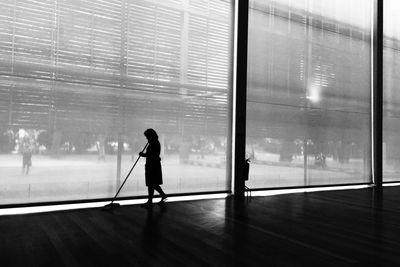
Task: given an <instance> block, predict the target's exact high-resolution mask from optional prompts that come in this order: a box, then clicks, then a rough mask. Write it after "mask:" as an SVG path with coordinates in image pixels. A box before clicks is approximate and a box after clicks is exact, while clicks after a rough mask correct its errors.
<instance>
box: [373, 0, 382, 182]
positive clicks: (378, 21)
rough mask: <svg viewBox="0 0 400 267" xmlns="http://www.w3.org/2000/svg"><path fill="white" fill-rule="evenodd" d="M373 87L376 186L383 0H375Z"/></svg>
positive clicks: (379, 154)
mask: <svg viewBox="0 0 400 267" xmlns="http://www.w3.org/2000/svg"><path fill="white" fill-rule="evenodd" d="M373 34H374V38H373V51H372V53H373V70H372V75H373V88H372V97H373V99H372V146H373V153H372V166H373V171H372V178H373V183H374V185H375V187H376V188H381V187H382V181H383V179H382V175H383V170H382V161H383V153H382V144H383V0H375V1H374V28H373Z"/></svg>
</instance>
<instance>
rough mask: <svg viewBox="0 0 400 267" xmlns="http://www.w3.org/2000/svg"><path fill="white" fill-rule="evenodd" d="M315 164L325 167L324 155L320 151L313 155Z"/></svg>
mask: <svg viewBox="0 0 400 267" xmlns="http://www.w3.org/2000/svg"><path fill="white" fill-rule="evenodd" d="M315 166H317V167H319V168H322V169H325V168H326V157H325V155H324V154H322V153H318V154H317V155H316V156H315Z"/></svg>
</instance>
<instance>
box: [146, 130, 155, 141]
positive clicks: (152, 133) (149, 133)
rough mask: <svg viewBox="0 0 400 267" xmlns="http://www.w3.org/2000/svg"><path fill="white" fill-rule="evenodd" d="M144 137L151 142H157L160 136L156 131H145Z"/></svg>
mask: <svg viewBox="0 0 400 267" xmlns="http://www.w3.org/2000/svg"><path fill="white" fill-rule="evenodd" d="M144 135H145V136H146V137H148V138H149V139H151V140H157V139H158V135H157V133H156V131H154V130H153V129H151V128H150V129H147V130H146V131H144Z"/></svg>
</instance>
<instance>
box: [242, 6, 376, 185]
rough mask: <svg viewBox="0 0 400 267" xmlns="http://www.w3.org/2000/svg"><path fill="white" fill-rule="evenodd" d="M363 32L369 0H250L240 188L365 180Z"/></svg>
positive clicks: (367, 49)
mask: <svg viewBox="0 0 400 267" xmlns="http://www.w3.org/2000/svg"><path fill="white" fill-rule="evenodd" d="M370 31H371V1H363V0H352V1H347V0H343V1H342V0H341V1H339V0H335V1H333V0H325V1H321V0H315V1H314V0H303V1H290V0H276V1H272V0H271V1H269V0H252V1H250V9H249V53H248V55H249V61H248V62H249V65H248V93H247V101H248V103H247V127H246V128H247V132H246V136H247V147H246V150H247V156H248V157H250V159H251V165H250V178H249V181H248V183H247V185H248V186H249V187H250V188H267V187H291V186H313V185H326V184H349V183H364V182H369V181H370V180H369V179H370V174H371V171H370V169H371V163H370V158H371V152H370V151H371V146H370V107H371V105H370V75H371V72H370V63H371V61H370V53H371V36H370Z"/></svg>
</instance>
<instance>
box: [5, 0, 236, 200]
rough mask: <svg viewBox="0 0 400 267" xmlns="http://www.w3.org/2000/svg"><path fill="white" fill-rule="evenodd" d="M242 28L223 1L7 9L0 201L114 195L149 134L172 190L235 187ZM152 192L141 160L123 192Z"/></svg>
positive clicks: (36, 4) (9, 2)
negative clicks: (232, 135) (233, 110)
mask: <svg viewBox="0 0 400 267" xmlns="http://www.w3.org/2000/svg"><path fill="white" fill-rule="evenodd" d="M232 20H233V12H232V3H231V1H223V0H221V1H214V0H212V1H211V0H168V1H152V0H145V1H136V0H133V1H122V0H110V1H89V2H88V1H83V0H74V1H70V0H57V1H55V0H44V1H21V0H16V1H15V0H5V1H2V8H1V9H0V132H1V135H0V150H1V154H0V170H1V171H0V193H1V195H4V196H5V197H4V198H1V199H0V204H5V203H7V204H11V203H28V202H42V201H64V200H81V199H95V198H106V197H112V196H114V194H115V192H116V189H117V187H118V186H119V185H120V184H121V182H122V181H123V179H124V178H125V176H126V175H127V174H128V172H129V170H130V168H131V166H132V164H133V163H134V162H135V161H136V159H137V157H138V153H139V152H140V151H141V150H142V148H143V147H144V145H145V144H146V142H147V141H146V139H145V137H144V135H143V132H144V131H145V130H146V129H147V128H154V129H155V130H156V131H157V133H158V134H159V138H160V142H161V145H162V154H161V158H162V165H163V178H164V184H163V188H164V190H165V191H166V193H188V192H203V191H220V190H229V184H230V182H229V181H228V179H227V177H226V166H227V160H226V154H227V136H228V129H229V127H228V125H229V124H228V123H229V118H228V113H229V112H228V102H229V100H228V98H229V97H230V95H231V90H232V85H231V80H232V79H231V77H232V71H231V65H232V58H231V51H232ZM118 155H122V156H121V158H119V157H118ZM118 162H120V163H121V165H120V166H121V167H120V169H119V167H118ZM23 163H25V165H24V166H25V167H24V168H22V167H23ZM28 166H29V171H28ZM118 171H120V174H121V175H120V176H119V177H117V173H118ZM145 194H147V188H146V186H145V184H144V159H141V160H140V161H139V162H138V164H137V166H136V168H135V169H134V171H133V172H132V176H131V178H130V179H129V180H128V182H127V183H126V186H125V188H124V189H123V191H121V194H120V195H121V196H140V195H145Z"/></svg>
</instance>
